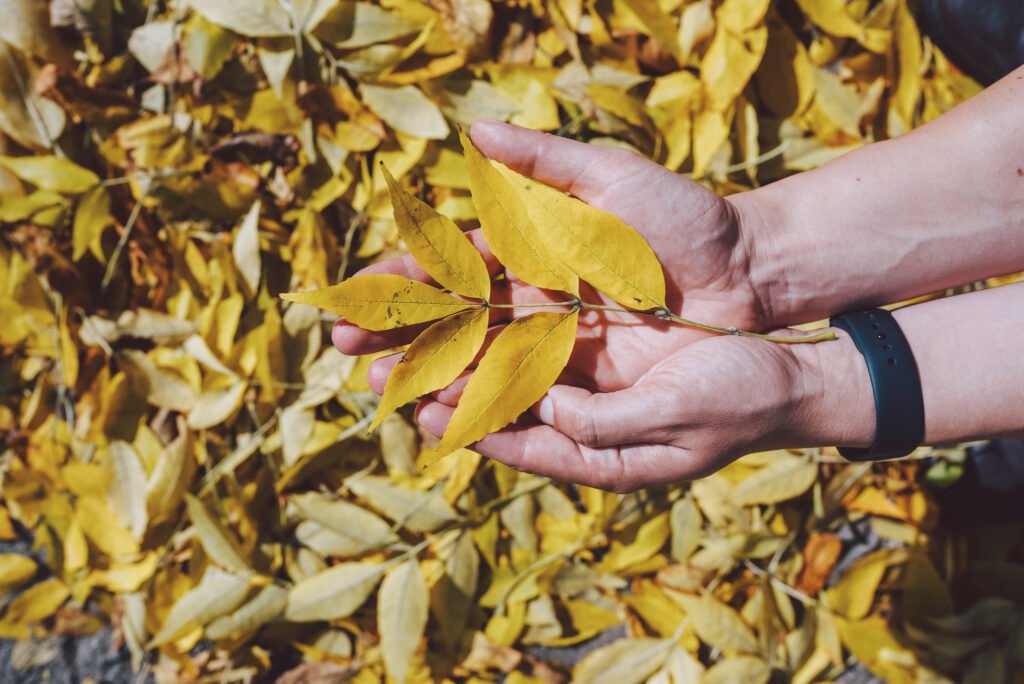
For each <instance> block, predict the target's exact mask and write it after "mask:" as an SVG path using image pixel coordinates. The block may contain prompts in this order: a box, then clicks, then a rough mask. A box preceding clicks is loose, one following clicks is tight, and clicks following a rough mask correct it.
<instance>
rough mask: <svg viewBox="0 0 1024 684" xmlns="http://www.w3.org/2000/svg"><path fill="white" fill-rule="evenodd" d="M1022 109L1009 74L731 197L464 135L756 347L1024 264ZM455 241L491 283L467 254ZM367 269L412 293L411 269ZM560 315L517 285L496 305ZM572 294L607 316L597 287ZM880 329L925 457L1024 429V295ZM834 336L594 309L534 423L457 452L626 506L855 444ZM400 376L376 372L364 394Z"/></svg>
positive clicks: (497, 128) (590, 151)
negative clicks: (629, 496) (398, 278)
mask: <svg viewBox="0 0 1024 684" xmlns="http://www.w3.org/2000/svg"><path fill="white" fill-rule="evenodd" d="M1022 109H1024V69H1019V70H1017V71H1016V72H1014V73H1013V74H1011V75H1010V76H1008V77H1007V78H1006V79H1004V80H1003V81H1001V82H1000V83H998V84H996V85H994V86H992V87H991V88H989V89H988V90H986V91H985V92H984V93H982V94H980V95H979V96H977V97H975V98H974V99H972V100H971V101H970V102H967V103H965V104H964V105H961V106H960V107H958V108H956V109H955V110H953V111H951V112H949V113H947V114H946V115H944V116H943V117H941V118H939V119H938V120H936V121H934V122H932V123H930V124H928V125H927V126H924V127H922V128H920V129H918V130H916V131H914V132H912V133H909V134H907V135H905V136H902V137H900V138H898V139H894V140H890V141H886V142H882V143H877V144H873V145H869V146H866V147H865V148H862V149H861V150H858V151H856V152H854V153H851V154H849V155H846V156H845V157H842V158H841V159H838V160H836V161H834V162H832V163H830V164H828V165H826V166H824V167H822V168H821V169H818V170H815V171H811V172H807V173H802V174H799V175H797V176H794V177H792V178H789V179H787V180H785V181H781V182H778V183H774V184H772V185H769V186H766V187H764V188H761V189H758V190H755V191H751V192H747V193H742V194H739V195H734V196H732V197H729V198H727V199H722V198H719V197H717V196H716V195H714V194H713V193H711V192H708V191H707V190H705V189H704V188H702V187H700V186H699V185H697V184H695V183H692V182H690V181H688V180H686V179H684V178H682V177H680V176H677V175H675V174H673V173H670V172H668V171H666V170H665V169H663V168H662V167H660V166H658V165H657V164H654V163H652V162H649V161H646V160H644V159H642V158H640V157H639V156H637V155H634V154H632V153H629V152H623V151H622V150H616V149H608V148H599V147H594V146H590V145H586V144H582V143H577V142H573V141H569V140H565V139H562V138H557V137H555V136H551V135H547V134H543V133H537V132H533V131H527V130H525V129H519V128H516V127H513V126H508V125H505V124H499V123H497V122H478V123H477V124H475V125H474V126H473V129H472V132H471V135H472V137H473V141H474V143H475V144H476V145H477V146H478V147H479V148H480V149H481V151H483V152H484V153H485V154H487V155H488V156H490V157H492V158H494V159H497V160H499V161H501V162H503V163H505V164H506V165H508V166H509V167H511V168H513V169H515V170H517V171H519V172H520V173H524V174H526V175H529V176H532V177H534V178H536V179H537V180H540V181H542V182H545V183H547V184H549V185H552V186H555V187H558V188H561V189H563V190H566V191H568V192H570V193H572V194H573V195H575V196H577V197H579V198H580V199H582V200H584V201H586V202H588V203H589V204H591V205H593V206H596V207H598V208H600V209H604V210H606V211H609V212H611V213H613V214H616V215H617V216H619V217H620V218H621V219H623V220H624V221H625V222H626V223H628V224H630V225H632V226H633V227H634V228H636V229H637V230H638V231H640V232H641V233H642V234H643V235H644V237H645V238H646V239H647V241H648V242H649V243H650V244H651V246H652V248H653V249H654V251H655V252H656V253H657V254H658V256H659V259H660V260H661V262H662V264H663V267H664V270H665V276H666V281H667V284H668V289H669V306H670V308H671V309H672V310H673V311H675V312H676V313H678V314H680V315H682V316H684V317H687V318H691V319H694V320H698V321H702V322H706V323H712V324H716V325H722V326H735V327H738V328H743V329H747V330H757V331H769V330H772V329H774V328H777V327H779V326H782V325H789V324H795V323H802V322H810V321H814V320H819V319H821V318H824V317H826V316H829V315H833V314H835V313H839V312H842V311H848V310H852V309H856V308H863V307H867V306H877V305H880V304H885V303H891V302H895V301H899V300H903V299H907V298H910V297H914V296H917V295H922V294H926V293H929V292H934V291H936V290H941V289H944V288H947V287H952V286H955V285H960V284H963V283H966V282H971V281H974V280H978V279H981V278H984V277H989V276H995V275H1001V274H1005V273H1011V272H1014V271H1019V270H1022V269H1024V170H1022V168H1021V167H1022V166H1024V119H1022V118H1021V117H1020V116H1019V112H1020V111H1022ZM472 237H473V240H474V243H475V244H477V246H478V247H479V248H480V249H481V252H482V253H483V254H484V256H485V258H486V259H487V260H488V263H489V266H490V267H491V269H492V273H496V272H497V271H498V270H499V269H500V265H499V264H497V263H496V262H495V260H494V259H493V257H491V256H490V255H489V252H488V251H487V248H486V244H485V243H484V241H483V239H482V237H481V236H480V235H478V234H477V235H474V236H472ZM365 272H367V273H369V272H377V273H380V272H389V273H397V274H400V275H405V276H407V277H413V278H418V279H422V280H428V281H429V278H428V277H427V276H426V275H425V274H424V273H423V271H422V270H421V269H419V267H418V266H417V265H416V264H415V262H414V261H413V260H412V259H411V258H410V257H405V258H403V259H398V260H393V261H389V262H384V263H381V264H376V265H374V266H372V267H370V268H369V269H366V270H365ZM562 298H564V297H559V295H558V294H557V293H556V294H552V293H547V292H544V291H540V290H537V289H536V288H533V287H530V286H529V285H527V284H525V283H522V282H521V281H517V280H516V279H514V278H510V279H509V281H508V284H507V286H505V287H503V289H502V290H500V291H499V292H497V293H496V296H495V299H496V301H503V302H509V303H520V304H522V303H536V302H544V301H559V300H560V299H562ZM584 299H585V300H587V301H591V302H602V301H603V302H605V303H609V302H607V300H602V299H601V297H600V296H599V295H598V294H597V293H595V292H592V291H591V292H586V293H584ZM526 312H527V311H526V310H523V311H521V312H520V313H526ZM514 313H515V312H514V311H513V310H508V309H506V310H502V311H500V312H499V313H498V314H496V316H495V318H494V320H493V321H492V323H494V324H495V325H499V326H500V325H501V323H502V317H504V318H507V317H509V316H511V315H514ZM895 315H896V318H897V321H898V322H899V323H900V325H901V327H903V329H904V332H905V334H906V336H907V338H908V340H909V342H910V344H911V348H912V349H913V351H914V354H915V357H916V359H917V362H918V367H919V372H920V375H921V380H922V389H923V393H924V399H925V415H926V427H925V440H926V443H932V444H935V443H944V442H952V441H960V440H966V439H974V438H979V437H985V436H988V437H994V436H1006V435H1013V434H1017V433H1020V432H1024V417H1021V415H1020V412H1019V411H1016V410H1014V408H1015V407H1019V406H1020V403H1021V400H1022V399H1024V390H1022V389H1021V388H1022V387H1024V383H1021V382H1020V379H1021V378H1022V377H1024V360H1022V357H1021V356H1020V354H1019V353H1018V351H1017V350H1016V349H1015V348H1014V347H1015V345H1014V344H1013V343H1012V341H1013V340H1014V338H1015V336H1014V333H1015V332H1016V333H1018V335H1019V331H1020V330H1021V329H1024V286H1021V285H1015V286H1008V287H1005V288H1001V289H999V290H993V291H986V292H978V293H972V294H969V295H962V296H959V297H954V298H950V299H946V300H939V301H933V302H928V303H924V304H919V305H916V306H912V307H907V308H905V309H901V310H900V311H898V312H897V313H896V314H895ZM638 322H639V323H640V324H639V325H638V324H637V323H638ZM414 334H415V331H391V332H388V333H370V332H366V331H362V330H359V329H358V328H355V327H354V326H351V325H349V324H347V323H345V322H344V321H340V322H339V323H338V325H337V326H336V327H335V329H334V333H333V339H334V343H335V345H336V346H337V347H338V349H339V350H341V351H342V352H344V353H346V354H364V353H368V352H372V351H379V350H381V349H387V348H390V347H394V346H397V345H400V344H403V343H405V342H408V341H410V340H411V338H412V337H413V336H414ZM837 335H838V338H839V339H838V340H836V341H834V342H826V343H821V344H814V345H777V344H771V343H766V342H762V341H758V340H750V339H744V338H737V337H715V336H710V335H708V334H706V333H702V332H699V331H695V330H692V329H689V328H685V327H682V326H677V325H669V324H658V323H656V322H653V321H650V320H648V319H644V320H642V321H638V320H637V319H636V317H635V316H632V315H628V314H619V313H608V312H598V311H589V312H586V313H585V315H583V316H582V317H581V325H580V333H579V339H578V343H577V346H576V348H575V350H574V352H573V356H572V358H571V359H570V362H569V366H568V368H567V369H566V372H565V373H564V374H563V376H562V378H561V379H560V380H559V383H558V384H557V385H556V386H555V387H553V388H551V390H550V391H549V392H548V394H547V396H546V397H545V399H544V400H542V401H541V402H540V403H539V404H538V405H537V406H535V407H534V409H533V411H532V415H530V416H526V417H524V418H522V419H520V420H519V421H517V422H516V423H515V424H514V425H512V426H510V427H508V428H506V429H504V430H502V431H500V432H498V433H495V434H492V435H489V436H488V437H486V438H484V439H483V440H481V441H480V442H479V443H477V444H476V445H474V447H473V448H474V449H476V450H477V451H479V452H480V453H482V454H484V455H485V456H488V457H491V458H495V459H497V460H500V461H502V462H504V463H506V464H508V465H510V466H512V467H514V468H517V469H520V470H525V471H529V472H534V473H538V474H542V475H546V476H550V477H553V478H556V479H560V480H568V481H573V482H577V483H580V484H585V485H589V486H594V487H599V488H602V489H607V490H610V491H617V492H626V491H633V490H636V489H640V488H643V487H646V486H650V485H654V484H661V483H667V482H675V481H680V480H686V479H693V478H696V477H701V476H704V475H707V474H709V473H711V472H714V471H715V470H717V469H719V468H721V467H722V466H724V465H726V464H728V463H729V462H731V461H732V460H734V459H735V458H737V457H739V456H741V455H743V454H746V453H750V452H753V451H759V450H764V449H771V448H784V447H808V446H822V445H833V444H834V445H844V446H866V445H868V444H870V442H871V440H872V438H873V435H874V425H875V416H874V401H873V398H872V392H871V383H870V380H869V378H868V374H867V369H866V366H865V365H864V361H863V358H862V356H861V355H860V353H859V352H858V351H857V350H856V348H855V347H854V346H853V344H852V342H851V341H850V340H849V338H848V337H847V336H846V334H845V333H843V332H842V331H838V332H837ZM397 360H398V356H397V355H395V356H391V357H387V358H384V359H381V360H379V361H377V362H376V363H375V364H374V365H373V366H372V367H371V369H370V376H369V380H370V383H371V386H373V387H374V389H375V390H377V391H378V392H380V391H382V390H383V387H384V383H385V382H386V379H387V375H388V374H389V373H390V370H391V368H393V366H394V364H395V363H396V362H397ZM464 385H465V378H462V379H460V380H459V381H456V383H454V384H453V385H452V386H451V387H449V388H446V389H445V390H442V391H441V392H438V393H436V394H435V395H434V396H433V397H430V398H428V399H426V400H425V401H423V402H421V405H420V407H419V409H418V419H419V421H420V423H421V425H423V426H424V427H425V428H426V429H428V430H430V431H431V432H433V433H435V434H438V435H440V434H442V433H443V431H444V428H445V426H446V425H447V422H448V419H449V418H450V416H451V413H452V411H453V407H454V405H455V404H456V403H457V400H458V397H459V395H460V393H461V389H462V387H464Z"/></svg>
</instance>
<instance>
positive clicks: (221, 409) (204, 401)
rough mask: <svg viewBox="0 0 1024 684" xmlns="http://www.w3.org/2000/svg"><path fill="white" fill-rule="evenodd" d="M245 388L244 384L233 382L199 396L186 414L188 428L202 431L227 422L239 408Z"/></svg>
mask: <svg viewBox="0 0 1024 684" xmlns="http://www.w3.org/2000/svg"><path fill="white" fill-rule="evenodd" d="M246 387H247V385H246V383H244V382H234V383H232V384H230V385H228V386H227V387H223V388H221V389H215V390H210V391H209V392H206V393H205V394H203V395H202V396H200V397H199V398H198V399H196V403H195V404H193V405H192V410H191V411H189V413H188V426H189V427H190V428H192V429H193V430H203V429H206V428H211V427H214V426H216V425H220V424H221V423H223V422H225V421H227V420H229V419H230V418H231V416H233V415H235V412H236V411H238V409H239V407H241V405H242V399H244V398H245V390H246Z"/></svg>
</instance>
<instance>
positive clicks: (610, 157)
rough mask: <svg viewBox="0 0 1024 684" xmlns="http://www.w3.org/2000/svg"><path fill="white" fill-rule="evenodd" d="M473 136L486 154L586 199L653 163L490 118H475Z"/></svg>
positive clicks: (630, 154)
mask: <svg viewBox="0 0 1024 684" xmlns="http://www.w3.org/2000/svg"><path fill="white" fill-rule="evenodd" d="M470 135H471V136H472V138H473V142H474V143H475V144H476V145H477V146H478V147H479V148H480V151H482V152H483V153H484V154H486V155H487V156H488V157H491V158H492V159H495V160H497V161H500V162H501V163H503V164H505V165H506V166H508V167H509V168H511V169H512V170H514V171H517V172H519V173H521V174H523V175H526V176H530V177H531V178H536V179H537V180H539V181H541V182H542V183H546V184H548V185H551V186H554V187H556V188H559V189H561V190H565V191H567V192H571V193H572V194H574V195H576V196H577V197H579V198H580V199H582V200H583V201H584V202H587V203H594V201H595V200H597V199H598V198H599V197H600V196H601V195H602V194H607V193H608V190H609V184H610V183H613V182H614V181H616V180H617V179H621V178H623V177H629V176H631V175H634V173H637V172H640V171H641V170H647V167H650V166H651V165H652V164H651V162H649V161H647V160H645V159H643V158H642V157H640V156H639V155H636V154H633V153H631V152H629V151H627V150H623V149H616V148H608V147H597V146H595V145H588V144H587V143H581V142H577V141H575V140H569V139H568V138H562V137H559V136H557V135H552V134H550V133H542V132H540V131H532V130H530V129H528V128H521V127H519V126H513V125H511V124H506V123H502V122H500V121H493V120H490V119H480V120H478V121H476V122H474V123H473V127H472V129H471V131H470Z"/></svg>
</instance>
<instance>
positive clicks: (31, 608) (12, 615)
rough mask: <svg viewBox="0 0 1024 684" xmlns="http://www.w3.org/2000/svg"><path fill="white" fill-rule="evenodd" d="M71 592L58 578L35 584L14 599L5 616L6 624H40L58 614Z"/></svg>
mask: <svg viewBox="0 0 1024 684" xmlns="http://www.w3.org/2000/svg"><path fill="white" fill-rule="evenodd" d="M70 595H71V592H70V591H69V589H68V586H67V585H66V584H64V583H63V582H61V581H60V580H59V579H57V578H56V577H51V578H50V579H48V580H43V581H42V582H40V583H39V584H34V585H32V586H31V587H29V588H28V589H26V590H25V591H24V592H22V593H21V594H19V595H18V596H16V597H15V598H14V600H13V601H11V603H10V604H9V605H8V606H7V612H6V613H5V614H4V621H5V622H12V623H14V624H19V625H29V624H32V623H35V622H40V621H42V620H45V619H46V618H48V617H50V616H51V615H53V614H54V613H56V612H57V609H58V608H60V607H61V606H62V605H63V604H64V602H65V601H67V600H68V596H70Z"/></svg>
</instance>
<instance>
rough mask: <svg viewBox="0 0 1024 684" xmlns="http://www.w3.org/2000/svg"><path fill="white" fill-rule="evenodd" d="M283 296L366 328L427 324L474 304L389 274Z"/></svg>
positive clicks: (425, 285)
mask: <svg viewBox="0 0 1024 684" xmlns="http://www.w3.org/2000/svg"><path fill="white" fill-rule="evenodd" d="M281 298H282V299H286V300H288V301H290V302H299V303H300V304H312V305H313V306H317V307H320V308H321V309H326V310H327V311H330V312H332V313H335V314H338V315H341V316H344V317H345V319H346V320H348V321H350V322H352V323H354V324H355V325H358V326H359V327H360V328H364V329H366V330H390V329H392V328H401V327H402V326H405V325H415V324H417V323H426V322H428V321H433V320H436V319H438V318H443V317H445V316H447V315H449V314H453V313H458V312H459V311H465V310H466V309H469V308H472V307H473V306H474V305H473V304H472V303H470V302H464V301H462V300H461V299H456V298H455V297H452V296H451V295H449V294H446V293H445V292H444V291H443V290H439V289H437V288H436V287H433V286H431V285H427V284H426V283H421V282H419V281H416V280H410V279H408V278H403V277H402V276H397V275H388V274H375V275H361V276H356V277H354V278H349V279H348V280H346V281H344V282H342V283H338V284H337V285H332V286H330V287H325V288H323V289H320V290H313V291H310V292H293V293H288V294H282V295H281Z"/></svg>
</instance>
